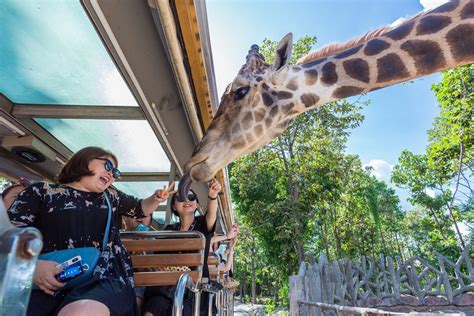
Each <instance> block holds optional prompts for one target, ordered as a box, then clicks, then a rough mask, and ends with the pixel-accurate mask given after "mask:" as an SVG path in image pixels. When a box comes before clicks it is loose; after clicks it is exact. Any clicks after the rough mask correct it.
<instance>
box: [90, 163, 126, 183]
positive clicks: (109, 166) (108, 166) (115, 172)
mask: <svg viewBox="0 0 474 316" xmlns="http://www.w3.org/2000/svg"><path fill="white" fill-rule="evenodd" d="M95 159H99V160H103V161H105V164H104V167H105V171H112V176H113V177H114V178H115V179H117V178H120V176H121V175H122V173H121V172H120V170H118V169H117V168H115V167H114V164H113V163H112V161H110V160H109V159H107V158H95Z"/></svg>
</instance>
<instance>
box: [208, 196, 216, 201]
mask: <svg viewBox="0 0 474 316" xmlns="http://www.w3.org/2000/svg"><path fill="white" fill-rule="evenodd" d="M207 197H208V198H209V200H211V201H214V200H217V196H216V197H215V198H212V197H210V196H209V195H208V196H207Z"/></svg>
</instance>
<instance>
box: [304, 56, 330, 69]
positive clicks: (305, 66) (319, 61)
mask: <svg viewBox="0 0 474 316" xmlns="http://www.w3.org/2000/svg"><path fill="white" fill-rule="evenodd" d="M326 59H327V58H321V59H316V60H314V61H311V62H309V63H307V64H303V65H302V67H303V68H311V67H313V66H316V65H319V64H321V63H323V62H325V61H326Z"/></svg>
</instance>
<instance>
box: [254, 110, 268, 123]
mask: <svg viewBox="0 0 474 316" xmlns="http://www.w3.org/2000/svg"><path fill="white" fill-rule="evenodd" d="M265 114H266V112H265V111H257V112H255V121H256V122H261V121H262V120H263V118H264V117H265Z"/></svg>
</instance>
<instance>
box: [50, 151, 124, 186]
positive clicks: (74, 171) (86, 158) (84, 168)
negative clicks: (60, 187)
mask: <svg viewBox="0 0 474 316" xmlns="http://www.w3.org/2000/svg"><path fill="white" fill-rule="evenodd" d="M107 156H110V157H112V159H113V160H114V162H115V166H116V167H117V166H118V160H117V157H116V156H115V155H114V154H112V153H111V152H110V151H108V150H105V149H102V148H100V147H92V146H91V147H85V148H82V149H81V150H79V151H78V152H77V153H75V154H74V155H73V156H72V157H71V159H69V161H68V162H67V163H66V164H65V165H64V167H63V168H62V169H61V172H60V173H59V175H58V182H59V183H61V184H66V183H72V182H76V181H79V180H81V178H82V177H84V176H92V175H93V172H92V171H90V170H89V162H91V160H93V159H96V158H104V157H107Z"/></svg>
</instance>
